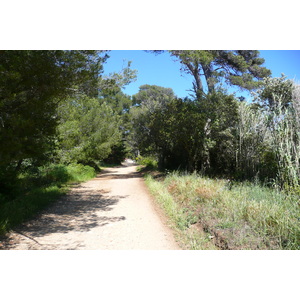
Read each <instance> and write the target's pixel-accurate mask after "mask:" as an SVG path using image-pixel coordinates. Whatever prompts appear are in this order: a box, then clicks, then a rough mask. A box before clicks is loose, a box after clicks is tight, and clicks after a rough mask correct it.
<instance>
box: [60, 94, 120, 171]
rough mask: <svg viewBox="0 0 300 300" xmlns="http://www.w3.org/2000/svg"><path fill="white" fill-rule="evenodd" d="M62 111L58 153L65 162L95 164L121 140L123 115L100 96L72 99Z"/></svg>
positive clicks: (62, 105)
mask: <svg viewBox="0 0 300 300" xmlns="http://www.w3.org/2000/svg"><path fill="white" fill-rule="evenodd" d="M58 113H59V120H60V121H59V126H58V128H57V131H58V138H59V140H58V149H59V150H58V156H59V158H60V162H62V163H71V162H79V163H83V164H87V165H92V166H94V165H95V162H96V161H100V160H103V159H105V158H107V157H108V155H109V154H110V153H111V151H112V148H113V147H114V146H117V145H118V144H119V142H120V141H121V130H120V117H119V116H118V115H117V114H115V113H114V112H113V110H112V109H111V107H109V106H108V105H107V104H106V103H101V101H100V100H99V99H97V98H89V97H87V96H80V97H77V98H70V99H69V100H68V101H65V102H64V103H61V105H60V106H59V109H58Z"/></svg>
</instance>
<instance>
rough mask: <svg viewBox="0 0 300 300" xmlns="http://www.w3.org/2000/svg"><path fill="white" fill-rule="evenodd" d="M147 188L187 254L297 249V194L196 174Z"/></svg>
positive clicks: (153, 183)
mask: <svg viewBox="0 0 300 300" xmlns="http://www.w3.org/2000/svg"><path fill="white" fill-rule="evenodd" d="M146 183H147V185H148V187H149V189H150V191H151V193H152V194H153V195H154V196H155V198H156V199H157V201H158V203H159V204H160V205H161V207H162V208H163V209H164V211H165V213H166V215H167V216H168V217H169V218H170V220H171V224H172V225H173V228H175V229H176V230H177V232H178V237H179V241H181V243H182V244H183V245H184V246H185V247H187V248H188V249H214V247H213V246H212V243H213V245H214V246H215V247H217V248H218V249H254V250H257V249H276V250H283V249H294V250H295V249H299V240H300V226H299V216H300V209H299V196H298V195H294V194H288V193H286V192H283V191H280V190H277V189H273V188H269V187H264V186H261V185H260V184H258V183H257V184H255V183H250V182H243V183H239V182H231V181H228V180H225V179H211V178H207V177H203V176H200V175H198V174H196V173H194V174H180V173H178V172H174V173H170V174H168V175H167V176H166V177H163V179H162V177H160V179H159V180H155V179H154V178H153V176H151V175H147V177H146ZM191 231H192V233H193V234H191ZM209 241H210V243H209Z"/></svg>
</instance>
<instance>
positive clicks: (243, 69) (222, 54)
mask: <svg viewBox="0 0 300 300" xmlns="http://www.w3.org/2000/svg"><path fill="white" fill-rule="evenodd" d="M154 52H155V53H161V52H162V51H161V50H155V51H154ZM169 52H170V54H171V56H173V57H175V58H176V59H177V60H179V62H180V63H181V70H182V71H184V72H186V73H188V74H190V75H192V76H193V77H194V82H193V90H194V92H195V95H196V96H197V97H201V96H203V94H204V93H205V92H206V89H207V92H208V93H211V92H213V91H214V90H215V88H216V85H217V84H218V83H220V82H225V83H226V84H230V85H235V86H238V87H240V88H242V89H247V90H252V89H254V88H257V87H258V86H259V84H260V80H261V79H263V78H264V77H267V76H269V75H270V74H271V72H270V70H268V69H267V68H265V67H263V66H262V65H263V63H264V59H263V58H261V57H259V51H255V50H230V51H229V50H170V51H169ZM203 81H204V82H205V83H206V86H207V88H205V84H203Z"/></svg>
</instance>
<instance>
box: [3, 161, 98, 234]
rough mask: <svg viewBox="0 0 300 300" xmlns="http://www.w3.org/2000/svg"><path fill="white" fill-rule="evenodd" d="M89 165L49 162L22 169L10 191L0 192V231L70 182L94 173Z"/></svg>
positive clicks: (50, 199) (47, 201)
mask: <svg viewBox="0 0 300 300" xmlns="http://www.w3.org/2000/svg"><path fill="white" fill-rule="evenodd" d="M95 175H96V172H95V170H94V169H93V168H92V167H90V166H84V165H81V164H72V165H68V166H65V165H60V164H50V165H48V166H44V167H40V168H37V169H35V170H30V171H27V172H23V173H21V174H20V175H19V176H18V178H17V180H16V182H14V189H13V193H10V194H9V195H4V194H0V235H1V234H4V233H6V232H7V231H9V230H10V229H12V228H13V227H14V226H16V225H18V224H21V223H22V222H24V221H26V220H28V219H30V218H31V217H33V216H34V215H35V214H36V213H37V212H39V211H40V210H41V209H43V208H45V207H46V206H47V205H49V204H50V203H51V202H54V201H56V200H57V199H58V198H59V197H60V196H61V195H63V194H65V193H66V192H67V191H68V185H69V184H70V183H79V182H82V181H86V180H89V179H91V178H93V177H95Z"/></svg>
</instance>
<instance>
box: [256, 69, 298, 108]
mask: <svg viewBox="0 0 300 300" xmlns="http://www.w3.org/2000/svg"><path fill="white" fill-rule="evenodd" d="M293 88H294V83H293V81H292V80H290V79H287V77H286V76H285V75H284V74H281V77H275V78H264V79H263V80H262V83H261V86H260V88H259V89H258V90H256V91H254V92H253V93H252V95H253V98H254V101H255V102H256V103H258V104H259V105H260V106H261V107H263V108H264V109H271V110H273V109H274V108H275V107H276V106H278V103H281V105H282V106H283V107H288V106H289V105H290V104H291V101H292V93H293Z"/></svg>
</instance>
